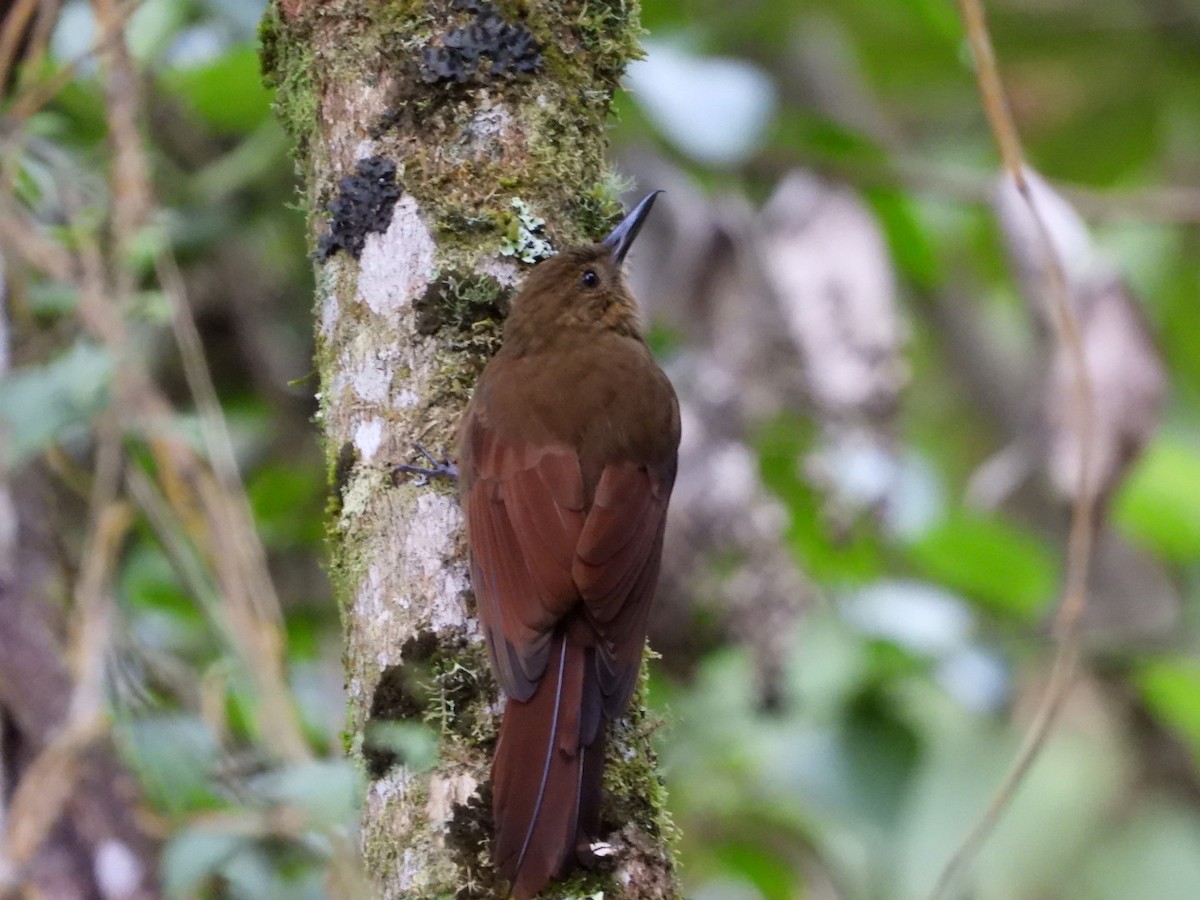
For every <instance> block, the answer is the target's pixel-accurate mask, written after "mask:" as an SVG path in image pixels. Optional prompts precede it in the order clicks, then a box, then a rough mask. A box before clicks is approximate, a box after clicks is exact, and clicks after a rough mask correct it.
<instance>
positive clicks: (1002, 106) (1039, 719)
mask: <svg viewBox="0 0 1200 900" xmlns="http://www.w3.org/2000/svg"><path fill="white" fill-rule="evenodd" d="M958 7H959V12H960V14H961V16H962V19H963V23H964V25H965V27H966V33H967V40H968V41H969V42H970V45H971V51H972V54H973V55H974V57H975V67H976V75H977V77H978V80H979V92H980V96H981V98H982V101H983V108H984V112H985V113H986V114H987V118H988V122H989V124H990V125H991V129H992V133H993V135H994V136H995V139H996V145H997V147H998V148H999V151H1000V156H1001V160H1002V162H1003V164H1004V168H1005V170H1006V171H1007V173H1008V174H1009V176H1010V177H1011V178H1012V179H1013V183H1014V184H1015V185H1016V187H1017V191H1018V192H1019V193H1020V195H1021V197H1022V198H1023V199H1024V200H1025V202H1026V204H1028V206H1029V212H1030V215H1031V216H1032V218H1033V221H1034V222H1035V223H1036V226H1037V231H1038V236H1039V238H1040V240H1041V242H1042V244H1043V245H1044V247H1045V252H1046V268H1047V274H1048V276H1049V280H1050V288H1051V290H1050V295H1051V299H1052V302H1053V307H1054V319H1055V328H1056V331H1057V335H1058V339H1059V340H1060V341H1061V342H1062V344H1063V346H1064V347H1066V348H1067V353H1068V355H1069V357H1070V359H1071V363H1072V368H1073V370H1074V375H1075V385H1074V387H1075V402H1076V404H1077V406H1078V411H1079V416H1078V420H1077V421H1078V423H1079V430H1080V451H1079V454H1080V459H1079V484H1078V489H1077V490H1076V493H1075V497H1074V502H1073V504H1072V508H1071V530H1070V536H1069V538H1068V544H1067V579H1066V585H1065V587H1064V590H1063V597H1062V601H1061V604H1060V606H1059V610H1058V614H1057V616H1056V618H1055V622H1054V631H1055V635H1056V637H1057V638H1058V649H1057V651H1056V653H1055V656H1054V662H1053V667H1052V669H1051V673H1050V682H1049V684H1048V685H1047V687H1046V691H1045V693H1044V694H1043V696H1042V699H1041V702H1040V704H1039V706H1038V711H1037V714H1036V715H1035V716H1034V720H1033V723H1032V724H1031V725H1030V727H1029V730H1028V731H1027V732H1026V734H1025V738H1024V740H1023V741H1022V745H1021V749H1020V751H1019V752H1018V753H1017V757H1016V759H1015V760H1014V761H1013V763H1012V766H1011V767H1010V769H1009V771H1008V774H1007V775H1006V776H1005V778H1004V780H1003V782H1001V784H1000V787H999V788H998V789H997V790H996V793H995V794H994V795H993V797H992V800H991V802H990V803H989V804H988V806H987V809H985V810H984V812H983V813H982V814H981V815H980V817H979V819H978V820H977V821H976V822H975V825H974V826H973V827H972V828H971V830H970V831H969V832H968V833H967V835H966V837H965V838H963V840H962V842H961V843H960V844H959V846H958V848H957V849H956V850H955V852H954V853H953V855H952V856H951V857H950V860H949V861H948V862H947V863H946V866H945V868H943V869H942V872H941V874H940V876H939V877H938V880H937V883H936V885H935V886H934V889H933V893H932V894H931V898H932V900H937V898H939V897H941V896H943V895H945V894H946V893H947V892H948V891H949V889H950V887H951V886H952V885H953V883H954V881H955V879H956V878H957V877H958V876H959V875H960V874H961V873H962V872H963V871H965V870H966V868H967V867H968V866H969V865H970V864H971V862H972V861H973V860H974V858H975V856H976V854H977V853H978V852H979V849H980V847H981V846H982V845H983V844H984V842H985V841H986V840H987V838H988V837H989V835H990V834H991V833H992V830H993V829H994V828H995V826H996V824H997V823H998V822H999V820H1000V817H1001V816H1002V815H1003V814H1004V811H1005V810H1006V809H1007V808H1008V805H1009V803H1010V802H1011V801H1012V798H1013V796H1014V794H1015V793H1016V789H1017V788H1018V787H1020V785H1021V783H1022V781H1023V780H1024V778H1025V774H1026V773H1027V772H1028V771H1029V768H1030V767H1031V766H1032V765H1033V763H1034V762H1035V761H1036V760H1037V757H1038V755H1039V753H1040V752H1041V749H1042V747H1043V745H1044V744H1045V742H1046V738H1047V737H1048V736H1049V734H1050V730H1051V729H1052V728H1053V726H1054V723H1055V722H1056V721H1057V719H1058V711H1059V709H1061V707H1062V703H1063V700H1064V699H1065V698H1066V695H1067V692H1068V690H1069V689H1070V686H1071V683H1072V682H1073V680H1074V677H1075V674H1076V670H1077V668H1078V665H1079V656H1080V649H1079V620H1080V617H1081V615H1082V613H1083V610H1084V607H1085V606H1086V604H1087V574H1088V570H1089V568H1090V565H1091V556H1092V544H1093V540H1094V523H1093V520H1094V513H1095V506H1096V498H1095V494H1094V492H1093V491H1092V487H1091V469H1092V458H1091V457H1092V452H1093V446H1092V434H1093V431H1094V428H1095V423H1094V419H1095V415H1094V411H1093V403H1092V388H1091V382H1090V380H1089V377H1088V371H1087V360H1086V357H1085V355H1084V350H1083V341H1082V338H1081V336H1080V329H1079V322H1078V321H1077V319H1076V316H1075V311H1074V309H1073V307H1072V304H1071V297H1070V294H1069V291H1068V288H1067V280H1066V276H1065V274H1064V272H1063V266H1062V261H1061V260H1060V259H1059V257H1058V253H1057V250H1056V248H1055V246H1054V242H1053V240H1052V239H1051V236H1050V232H1049V229H1048V227H1047V225H1046V221H1045V219H1044V217H1043V216H1042V213H1041V210H1040V209H1039V208H1038V205H1037V203H1036V202H1035V199H1034V196H1033V193H1032V192H1031V191H1030V189H1029V183H1028V181H1027V180H1026V178H1025V154H1024V151H1023V150H1022V147H1021V140H1020V137H1019V135H1018V133H1017V128H1016V125H1015V123H1014V122H1013V119H1012V113H1011V111H1010V109H1009V106H1008V101H1007V99H1006V97H1005V93H1004V87H1003V85H1002V83H1001V81H1000V74H999V71H998V70H997V67H996V57H995V53H994V52H993V50H992V42H991V37H990V36H989V34H988V30H987V23H986V21H985V19H984V12H983V4H982V0H958Z"/></svg>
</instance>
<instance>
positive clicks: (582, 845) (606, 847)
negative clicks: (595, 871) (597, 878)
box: [575, 841, 617, 869]
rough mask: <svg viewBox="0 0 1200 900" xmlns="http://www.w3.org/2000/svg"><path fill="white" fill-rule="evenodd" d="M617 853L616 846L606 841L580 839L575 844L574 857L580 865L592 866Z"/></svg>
mask: <svg viewBox="0 0 1200 900" xmlns="http://www.w3.org/2000/svg"><path fill="white" fill-rule="evenodd" d="M616 855H617V848H616V847H614V846H613V845H612V844H610V843H608V841H580V842H579V843H578V844H576V845H575V859H576V860H578V862H579V864H580V865H581V866H584V867H585V868H588V869H590V868H592V867H593V866H595V865H596V864H597V863H599V862H600V860H602V859H609V858H611V857H613V856H616Z"/></svg>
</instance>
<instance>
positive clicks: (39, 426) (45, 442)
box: [0, 341, 113, 468]
mask: <svg viewBox="0 0 1200 900" xmlns="http://www.w3.org/2000/svg"><path fill="white" fill-rule="evenodd" d="M112 372H113V363H112V359H111V357H110V356H109V354H108V351H106V350H104V349H103V348H102V347H98V346H96V345H95V344H89V343H85V342H83V341H80V342H78V343H76V344H75V346H73V347H72V348H71V349H70V350H68V351H67V352H66V353H64V354H63V355H62V356H60V357H58V358H57V359H55V360H54V361H52V362H50V363H47V364H46V365H44V366H30V367H27V368H23V369H17V370H15V371H13V372H10V373H9V374H8V375H7V376H5V377H4V378H0V430H2V431H3V432H4V435H3V437H2V438H0V463H2V464H4V465H7V466H8V467H10V468H16V467H18V466H20V465H21V464H23V463H24V462H26V461H28V460H29V459H31V458H32V457H34V456H36V455H37V454H38V453H40V452H41V451H42V450H44V449H45V448H46V447H48V446H50V445H51V444H53V443H54V442H55V441H57V440H59V439H60V438H61V437H62V436H63V433H64V432H65V431H66V430H67V429H69V428H71V427H72V426H78V425H83V424H85V423H87V422H88V421H90V420H91V418H92V417H93V416H94V415H96V413H98V412H100V411H101V410H102V409H104V407H105V406H106V405H107V403H108V387H109V382H110V381H111V380H112Z"/></svg>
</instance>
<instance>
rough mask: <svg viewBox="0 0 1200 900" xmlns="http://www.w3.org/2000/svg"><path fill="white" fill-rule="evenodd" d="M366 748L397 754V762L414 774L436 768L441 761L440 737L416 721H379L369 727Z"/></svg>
mask: <svg viewBox="0 0 1200 900" xmlns="http://www.w3.org/2000/svg"><path fill="white" fill-rule="evenodd" d="M366 745H367V747H368V748H369V749H371V750H374V751H376V752H378V751H383V752H385V753H391V754H394V755H395V757H396V760H397V762H400V763H403V764H404V765H405V766H407V767H408V768H409V769H411V770H413V771H414V772H423V771H425V770H426V769H431V768H433V766H434V764H435V763H436V762H437V749H438V740H437V735H435V734H434V733H433V731H432V730H431V729H430V728H428V727H427V726H425V725H421V724H418V723H416V722H401V721H396V720H391V721H388V720H382V719H381V720H378V721H375V722H371V723H370V725H368V727H367V734H366Z"/></svg>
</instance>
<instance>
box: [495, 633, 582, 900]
mask: <svg viewBox="0 0 1200 900" xmlns="http://www.w3.org/2000/svg"><path fill="white" fill-rule="evenodd" d="M590 654H591V651H590V650H589V649H588V648H587V647H584V646H581V645H579V644H577V643H575V642H573V641H572V640H571V639H570V637H569V636H568V635H567V634H566V633H565V631H564V632H560V633H559V634H558V635H557V636H556V637H555V639H554V644H553V646H552V647H551V652H550V659H549V663H548V665H547V666H546V672H545V674H544V675H543V676H542V680H541V683H540V684H539V685H538V687H537V690H536V691H535V692H534V694H533V696H532V697H530V698H529V700H527V701H526V702H524V703H522V702H520V701H517V700H511V699H510V700H509V701H508V706H507V707H506V708H505V710H504V721H503V722H502V723H501V725H500V740H499V742H498V744H497V746H496V758H495V760H494V761H493V762H492V781H493V786H492V790H493V798H492V809H493V814H494V816H495V821H496V841H495V845H494V846H495V856H496V864H497V868H498V869H499V871H500V873H501V874H502V875H503V876H504V877H506V878H508V879H509V880H510V881H511V883H512V896H513V897H515V898H517V900H525V898H529V897H532V896H534V895H535V894H536V893H537V892H538V891H540V890H541V889H542V888H543V887H544V886H545V885H546V883H547V882H548V881H550V879H552V878H554V877H557V876H560V875H562V874H564V873H565V871H566V870H567V869H569V868H570V867H571V865H572V863H573V862H574V861H575V858H576V851H577V847H578V846H579V844H580V843H581V842H586V841H588V840H590V839H591V837H592V836H594V835H595V833H596V830H597V827H598V825H599V809H600V781H601V778H600V776H601V773H602V769H603V765H604V741H603V732H604V729H603V721H602V720H601V718H600V712H599V707H600V703H599V691H598V690H597V689H596V686H595V685H594V684H593V682H594V681H595V679H596V676H595V674H594V671H593V668H594V667H593V666H591V665H589V662H590V660H589V656H590Z"/></svg>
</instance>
